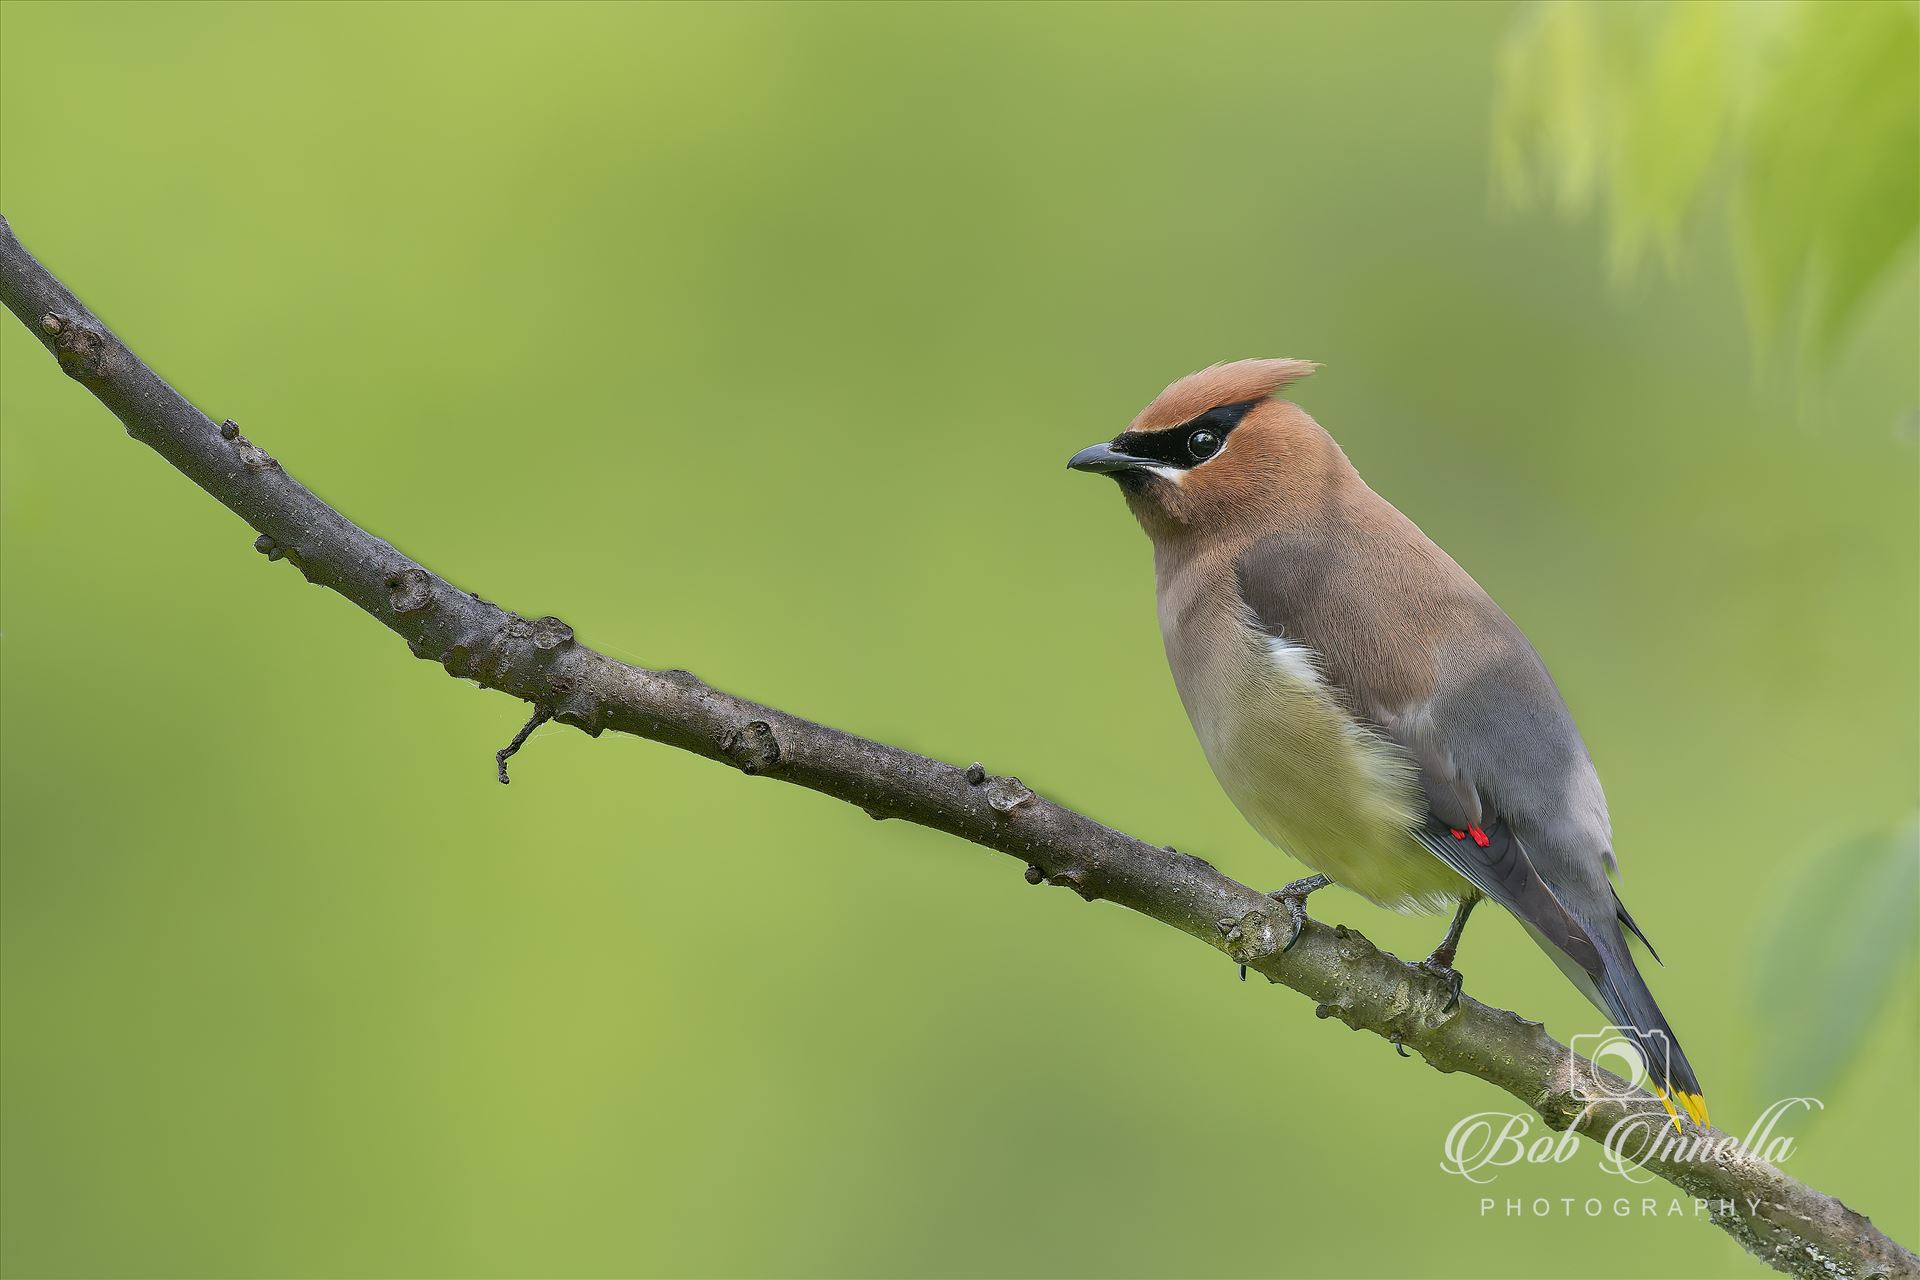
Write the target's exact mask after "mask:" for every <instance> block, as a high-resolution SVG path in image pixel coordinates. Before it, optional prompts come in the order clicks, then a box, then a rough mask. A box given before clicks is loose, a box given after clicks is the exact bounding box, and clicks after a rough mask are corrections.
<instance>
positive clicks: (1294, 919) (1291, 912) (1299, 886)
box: [1240, 876, 1333, 982]
mask: <svg viewBox="0 0 1920 1280" xmlns="http://www.w3.org/2000/svg"><path fill="white" fill-rule="evenodd" d="M1332 883H1333V881H1331V880H1329V879H1327V878H1326V877H1325V876H1308V877H1307V878H1306V879H1304V880H1295V881H1294V882H1293V883H1292V884H1290V885H1288V886H1287V887H1286V888H1284V889H1275V890H1274V891H1273V892H1272V893H1270V894H1268V895H1267V896H1268V897H1269V898H1272V899H1273V900H1274V901H1275V902H1277V903H1279V904H1280V905H1281V906H1283V907H1285V908H1286V910H1287V919H1288V921H1289V922H1291V923H1292V925H1293V932H1292V934H1291V935H1289V936H1288V938H1287V941H1286V944H1285V945H1284V946H1282V947H1281V948H1280V949H1281V950H1282V951H1291V950H1293V944H1294V943H1296V942H1298V941H1300V935H1301V934H1303V933H1305V932H1306V931H1307V895H1308V894H1310V893H1312V892H1313V891H1314V890H1316V889H1324V888H1326V887H1327V886H1328V885H1330V884H1332ZM1246 980H1247V966H1245V965H1241V966H1240V981H1242V982H1245V981H1246Z"/></svg>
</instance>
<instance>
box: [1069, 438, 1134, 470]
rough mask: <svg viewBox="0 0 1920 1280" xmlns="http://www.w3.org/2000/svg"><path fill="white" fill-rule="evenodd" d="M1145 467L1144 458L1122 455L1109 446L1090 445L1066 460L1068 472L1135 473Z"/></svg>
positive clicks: (1127, 454)
mask: <svg viewBox="0 0 1920 1280" xmlns="http://www.w3.org/2000/svg"><path fill="white" fill-rule="evenodd" d="M1147 465H1149V464H1148V462H1147V460H1146V459H1145V458H1136V457H1134V456H1133V455H1132V454H1129V453H1122V452H1120V451H1119V450H1118V449H1116V448H1114V447H1113V446H1112V445H1111V444H1096V445H1090V446H1089V447H1087V448H1085V449H1082V450H1081V451H1080V452H1078V453H1076V454H1074V455H1073V456H1072V457H1071V458H1068V459H1067V469H1068V470H1070V471H1096V472H1105V473H1111V472H1115V471H1135V470H1138V469H1139V468H1141V467H1144V466H1147Z"/></svg>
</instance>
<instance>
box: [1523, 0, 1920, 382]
mask: <svg viewBox="0 0 1920 1280" xmlns="http://www.w3.org/2000/svg"><path fill="white" fill-rule="evenodd" d="M1916 12H1917V11H1916V8H1915V7H1914V6H1913V5H1911V4H1908V3H1859V2H1844V3H1821V4H1811V3H1798V4H1764V5H1763V4H1678V3H1671V4H1669V3H1661V4H1644V5H1601V4H1596V3H1591V2H1590V0H1555V2H1554V3H1549V4H1543V5H1539V6H1536V7H1534V8H1533V9H1531V10H1528V11H1526V12H1525V13H1524V15H1523V17H1522V18H1521V19H1520V21H1519V22H1518V23H1517V24H1516V26H1515V28H1514V30H1513V32H1512V34H1511V35H1510V36H1509V37H1508V39H1507V41H1506V42H1505V44H1504V46H1503V47H1502V49H1501V51H1500V55H1499V74H1500V90H1499V99H1498V103H1497V105H1496V109H1495V113H1494V181H1495V188H1496V191H1497V193H1498V194H1499V195H1500V196H1501V197H1502V198H1503V199H1504V200H1505V201H1506V202H1507V203H1509V204H1510V205H1511V206H1512V207H1515V208H1519V209H1526V208H1530V207H1532V206H1533V205H1534V204H1535V203H1536V201H1537V199H1538V196H1539V193H1540V190H1541V188H1543V187H1545V188H1549V189H1551V190H1552V192H1553V195H1554V197H1555V201H1556V203H1557V205H1558V207H1559V209H1560V211H1561V212H1562V213H1563V214H1565V215H1574V214H1579V213H1583V212H1585V211H1586V210H1587V209H1589V208H1590V207H1592V206H1593V205H1594V204H1596V203H1598V202H1600V201H1601V200H1602V199H1604V203H1605V207H1606V210H1607V217H1608V226H1609V232H1608V235H1609V256H1610V258H1611V260H1612V263H1613V266H1614V269H1615V270H1616V272H1617V273H1618V274H1619V275H1620V276H1621V277H1623V278H1625V277H1630V276H1632V275H1633V274H1634V273H1635V272H1636V271H1637V270H1638V269H1639V267H1640V266H1641V264H1642V263H1643V262H1644V261H1645V260H1646V259H1647V258H1648V257H1650V256H1657V257H1658V258H1660V259H1661V260H1662V262H1663V263H1664V264H1665V265H1667V266H1669V267H1672V266H1674V265H1677V259H1678V254H1679V245H1680V235H1681V232H1682V230H1683V229H1684V227H1685V225H1686V222H1687V220H1688V218H1689V217H1690V216H1692V215H1693V214H1694V213H1695V212H1696V211H1697V210H1700V209H1702V208H1704V207H1706V206H1708V205H1710V204H1717V205H1718V206H1719V207H1720V209H1721V210H1722V212H1723V215H1724V216H1725V217H1726V218H1727V219H1728V221H1729V222H1730V224H1731V225H1732V227H1733V228H1734V229H1735V231H1736V236H1737V243H1738V245H1739V262H1740V270H1741V276H1742V282H1743V285H1744V287H1745V290H1746V294H1747V299H1748V308H1749V318H1750V321H1751V323H1752V327H1753V329H1754V332H1755V334H1756V336H1757V337H1759V338H1760V339H1761V340H1762V341H1770V340H1772V339H1773V338H1774V337H1775V335H1777V334H1778V333H1779V332H1780V330H1781V328H1782V326H1783V322H1784V320H1785V319H1786V317H1787V315H1788V313H1789V312H1790V311H1792V310H1793V308H1794V307H1795V306H1796V304H1797V305H1799V306H1800V307H1801V308H1803V312H1804V314H1803V323H1802V325H1801V330H1800V333H1801V339H1802V341H1803V343H1804V344H1805V345H1804V349H1805V350H1806V351H1807V352H1808V353H1809V354H1811V355H1812V356H1814V357H1815V358H1816V359H1821V360H1828V359H1831V358H1832V356H1833V355H1834V354H1835V352H1836V349H1837V346H1838V343H1839V341H1840V339H1841V338H1842V337H1843V336H1844V335H1845V334H1846V332H1847V330H1848V327H1849V325H1850V323H1851V322H1852V320H1853V319H1854V318H1855V316H1857V315H1858V314H1859V312H1860V309H1861V307H1862V306H1863V304H1864V303H1865V302H1866V301H1867V300H1868V298H1869V297H1870V296H1871V294H1872V292H1873V289H1874V287H1875V286H1876V285H1877V284H1878V283H1879V282H1881V281H1882V280H1884V279H1885V278H1886V277H1887V276H1889V275H1890V274H1891V271H1892V268H1893V267H1894V266H1895V265H1896V264H1897V262H1898V260H1899V257H1900V255H1901V253H1902V251H1903V249H1904V248H1905V246H1906V245H1907V243H1908V241H1909V240H1911V239H1912V237H1913V233H1914V228H1915V226H1916V225H1917V224H1920V168H1917V167H1916V163H1915V161H1916V155H1920V111H1917V110H1916V105H1915V104H1916V102H1920V23H1917V22H1916Z"/></svg>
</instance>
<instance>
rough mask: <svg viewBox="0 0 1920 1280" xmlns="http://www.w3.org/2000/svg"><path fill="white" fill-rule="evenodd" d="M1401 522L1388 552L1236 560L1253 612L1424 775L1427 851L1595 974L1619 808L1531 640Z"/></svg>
mask: <svg viewBox="0 0 1920 1280" xmlns="http://www.w3.org/2000/svg"><path fill="white" fill-rule="evenodd" d="M1389 510H1391V508H1389ZM1393 515H1394V516H1396V517H1398V516H1399V513H1398V512H1394V513H1393ZM1399 521H1400V523H1401V524H1402V525H1404V530H1401V529H1399V528H1395V529H1394V530H1392V531H1391V532H1393V533H1396V534H1398V535H1399V537H1397V538H1395V539H1393V540H1391V541H1388V542H1386V543H1385V544H1384V546H1385V548H1386V549H1387V550H1388V552H1389V554H1388V555H1381V554H1379V552H1378V551H1377V550H1376V549H1375V548H1376V545H1377V544H1376V541H1375V539H1377V538H1378V531H1375V533H1374V535H1373V537H1371V538H1357V537H1346V538H1341V537H1337V536H1335V537H1326V536H1321V535H1319V534H1312V535H1309V534H1277V535H1273V536H1271V537H1269V538H1266V539H1263V540H1262V541H1260V542H1257V543H1255V544H1254V545H1253V546H1252V547H1250V548H1249V549H1248V550H1247V551H1246V552H1244V553H1242V555H1241V557H1240V559H1239V560H1238V561H1237V562H1236V566H1235V567H1236V571H1237V580H1238V584H1239V588H1240V596H1241V599H1242V600H1243V601H1244V603H1245V604H1246V606H1247V608H1248V610H1249V611H1250V612H1251V614H1252V615H1253V619H1254V621H1255V622H1256V623H1257V624H1258V625H1259V626H1260V627H1262V628H1263V629H1264V630H1266V631H1267V632H1268V633H1269V634H1273V635H1283V636H1285V637H1286V638H1287V639H1288V640H1290V641H1292V642H1294V643H1296V644H1303V645H1305V646H1306V647H1308V648H1309V649H1311V650H1313V651H1314V653H1315V654H1316V655H1317V656H1318V658H1319V661H1320V663H1321V667H1322V670H1323V671H1324V673H1325V675H1326V676H1327V678H1328V681H1329V683H1331V684H1332V685H1333V686H1334V687H1335V688H1336V689H1337V690H1338V691H1339V692H1340V694H1341V696H1343V697H1344V698H1346V699H1347V701H1348V703H1349V710H1350V711H1351V712H1352V713H1353V714H1354V715H1355V716H1356V717H1358V718H1360V719H1362V720H1364V721H1366V722H1368V723H1370V724H1371V725H1373V726H1374V727H1375V728H1377V729H1378V730H1379V732H1380V733H1382V734H1383V735H1384V736H1386V737H1387V738H1389V739H1391V740H1392V741H1394V742H1396V743H1397V744H1399V745H1400V746H1401V747H1402V748H1403V749H1404V750H1405V751H1406V752H1407V754H1408V755H1409V756H1410V757H1411V758H1412V760H1413V761H1414V763H1415V764H1416V765H1417V766H1418V768H1419V771H1420V779H1421V784H1422V786H1423V787H1424V789H1425V792H1426V798H1427V805H1428V815H1427V819H1426V822H1425V824H1424V825H1423V826H1422V827H1421V828H1420V829H1419V830H1417V831H1416V832H1414V833H1413V834H1414V835H1415V836H1416V837H1417V838H1418V839H1419V840H1420V842H1421V843H1422V844H1423V845H1424V846H1425V847H1426V848H1428V849H1429V850H1431V851H1432V852H1433V854H1434V855H1435V856H1436V857H1438V858H1440V859H1441V860H1443V861H1444V862H1446V863H1447V864H1448V865H1449V866H1451V867H1453V868H1454V869H1455V870H1456V871H1458V872H1459V873H1460V874H1461V875H1462V876H1463V877H1465V878H1466V879H1467V880H1468V882H1470V883H1471V884H1473V885H1474V887H1476V888H1478V889H1479V890H1480V891H1481V892H1482V893H1484V894H1486V895H1487V896H1488V897H1490V898H1492V899H1494V900H1495V901H1496V902H1498V903H1500V904H1501V905H1502V906H1504V907H1506V908H1507V909H1508V910H1509V911H1511V912H1513V914H1514V915H1515V916H1517V917H1518V918H1519V919H1520V920H1521V921H1522V922H1523V923H1525V924H1526V925H1528V926H1529V927H1530V928H1531V929H1532V930H1533V931H1534V932H1536V933H1537V934H1539V935H1540V937H1541V938H1542V940H1543V941H1545V942H1548V943H1550V944H1551V945H1552V946H1553V948H1554V949H1556V950H1558V951H1559V952H1560V953H1562V954H1563V955H1565V956H1567V957H1568V959H1570V960H1571V961H1573V963H1574V964H1576V965H1577V966H1578V967H1579V968H1580V969H1581V970H1582V971H1584V972H1586V973H1587V974H1589V975H1591V976H1594V977H1598V975H1599V973H1600V969H1601V959H1600V956H1599V954H1598V951H1597V948H1596V946H1595V943H1594V939H1593V937H1592V935H1591V933H1590V931H1589V929H1590V926H1589V925H1588V924H1585V923H1583V919H1585V920H1591V919H1592V918H1593V911H1592V910H1590V909H1588V908H1589V906H1590V902H1589V900H1590V899H1591V900H1592V901H1593V902H1594V903H1612V902H1613V901H1615V900H1614V898H1613V896H1612V888H1611V885H1609V884H1608V882H1607V878H1606V859H1607V858H1608V857H1609V856H1610V855H1609V853H1608V848H1609V845H1610V843H1611V835H1610V831H1609V824H1608V821H1607V814H1606V801H1605V798H1604V796H1603V795H1602V793H1601V791H1600V783H1599V779H1598V777H1597V776H1596V775H1595V773H1594V769H1593V764H1592V761H1591V759H1590V758H1589V757H1588V755H1587V750H1586V745H1585V744H1584V743H1583V742H1582V741H1581V739H1580V734H1579V731H1578V729H1576V728H1575V727H1574V723H1573V717H1572V716H1571V715H1570V714H1569V713H1568V711H1567V708H1566V704H1565V703H1564V702H1563V701H1562V699H1561V697H1560V692H1559V690H1558V688H1556V687H1555V685H1554V683H1553V679H1552V677H1551V676H1550V675H1548V673H1547V669H1546V667H1545V665H1544V664H1543V663H1542V662H1541V661H1540V658H1539V656H1538V655H1537V654H1536V653H1535V652H1534V650H1533V647H1532V646H1531V645H1530V644H1528V643H1527V640H1526V637H1525V636H1524V635H1522V634H1521V632H1520V629H1519V628H1518V627H1516V626H1515V625H1514V624H1513V622H1512V621H1511V620H1510V619H1509V618H1508V617H1507V616H1506V614H1504V613H1503V612H1501V610H1500V608H1499V606H1498V605H1496V604H1494V602H1493V601H1492V600H1491V599H1490V598H1489V597H1488V596H1487V595H1486V593H1485V592H1484V591H1482V590H1480V588H1479V586H1478V585H1477V584H1475V583H1474V582H1473V580H1472V579H1471V578H1469V577H1468V576H1467V575H1466V574H1465V572H1464V571H1462V570H1461V569H1460V568H1459V566H1457V565H1455V564H1454V563H1453V561H1452V560H1450V559H1448V558H1447V557H1446V556H1445V554H1444V553H1443V552H1440V551H1439V549H1438V548H1436V547H1434V546H1433V544H1432V543H1430V542H1428V541H1427V540H1426V538H1425V536H1424V535H1422V534H1420V532H1419V531H1418V530H1417V529H1415V528H1414V527H1413V526H1412V524H1411V522H1407V521H1405V519H1404V517H1399ZM1408 533H1410V534H1411V537H1412V538H1413V539H1417V542H1409V541H1407V540H1406V536H1407V534H1408ZM1456 831H1457V832H1460V833H1461V834H1460V836H1459V837H1458V838H1455V836H1454V834H1453V833H1454V832H1456ZM1569 894H1571V897H1572V901H1568V900H1567V896H1568V895H1569ZM1570 908H1571V909H1570Z"/></svg>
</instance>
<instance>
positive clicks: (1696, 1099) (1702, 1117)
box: [1653, 1085, 1708, 1133]
mask: <svg viewBox="0 0 1920 1280" xmlns="http://www.w3.org/2000/svg"><path fill="white" fill-rule="evenodd" d="M1675 1093H1676V1094H1677V1095H1678V1097H1679V1099H1680V1105H1681V1106H1682V1107H1685V1108H1686V1110H1687V1118H1688V1119H1690V1120H1692V1121H1693V1122H1694V1123H1695V1124H1697V1125H1699V1126H1700V1127H1701V1128H1703V1129H1704V1128H1706V1127H1707V1126H1708V1121H1707V1100H1706V1098H1704V1097H1702V1096H1701V1095H1700V1094H1697V1093H1687V1092H1686V1091H1685V1090H1675ZM1653 1095H1654V1097H1656V1098H1658V1099H1660V1105H1661V1106H1663V1107H1665V1108H1666V1109H1667V1115H1668V1117H1669V1118H1671V1119H1672V1121H1673V1128H1674V1132H1675V1133H1678V1132H1679V1131H1680V1113H1679V1112H1678V1111H1675V1110H1674V1109H1673V1103H1671V1102H1669V1101H1668V1100H1667V1091H1666V1090H1665V1089H1662V1088H1660V1087H1659V1086H1658V1085H1656V1086H1654V1090H1653Z"/></svg>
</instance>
